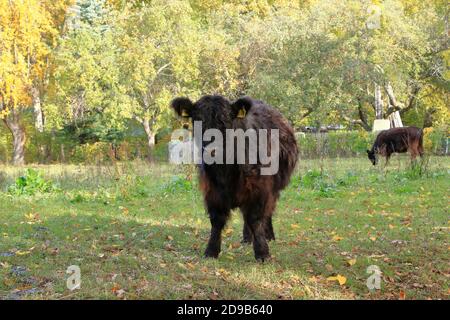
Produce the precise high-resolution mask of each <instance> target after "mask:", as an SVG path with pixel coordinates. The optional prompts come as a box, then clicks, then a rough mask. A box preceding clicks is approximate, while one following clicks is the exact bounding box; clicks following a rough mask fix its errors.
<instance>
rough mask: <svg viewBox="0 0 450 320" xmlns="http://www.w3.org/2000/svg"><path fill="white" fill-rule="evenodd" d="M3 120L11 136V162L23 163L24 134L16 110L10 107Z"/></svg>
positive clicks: (15, 163)
mask: <svg viewBox="0 0 450 320" xmlns="http://www.w3.org/2000/svg"><path fill="white" fill-rule="evenodd" d="M3 121H4V123H5V125H6V127H7V128H8V129H9V131H11V134H12V136H13V164H14V165H23V164H24V163H25V142H26V134H25V128H24V126H23V124H22V123H21V121H20V117H19V114H18V112H17V110H15V109H12V110H11V112H10V114H9V115H8V116H7V117H6V118H5V119H3Z"/></svg>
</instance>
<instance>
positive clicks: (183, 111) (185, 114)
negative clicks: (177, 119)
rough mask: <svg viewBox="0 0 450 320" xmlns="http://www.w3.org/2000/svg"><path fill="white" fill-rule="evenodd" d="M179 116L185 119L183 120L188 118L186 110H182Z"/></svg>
mask: <svg viewBox="0 0 450 320" xmlns="http://www.w3.org/2000/svg"><path fill="white" fill-rule="evenodd" d="M181 116H182V117H185V118H188V117H189V114H188V113H187V111H186V109H183V110H182V111H181Z"/></svg>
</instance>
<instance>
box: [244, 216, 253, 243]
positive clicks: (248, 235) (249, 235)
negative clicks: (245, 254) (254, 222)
mask: <svg viewBox="0 0 450 320" xmlns="http://www.w3.org/2000/svg"><path fill="white" fill-rule="evenodd" d="M252 241H253V235H252V232H251V230H250V228H249V226H248V225H247V223H246V222H245V221H244V228H243V230H242V243H247V244H250V243H252Z"/></svg>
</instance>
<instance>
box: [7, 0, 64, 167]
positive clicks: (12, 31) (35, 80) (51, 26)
mask: <svg viewBox="0 0 450 320" xmlns="http://www.w3.org/2000/svg"><path fill="white" fill-rule="evenodd" d="M69 3H70V1H66V0H57V1H49V0H48V1H47V0H29V1H11V0H0V118H1V119H2V120H3V123H4V124H5V125H6V127H7V128H8V129H9V131H10V132H11V134H12V136H13V150H14V151H13V163H14V164H18V165H20V164H23V163H24V161H25V143H26V132H25V126H24V123H23V121H24V114H25V113H26V112H28V110H33V108H34V113H35V115H36V128H37V129H38V130H39V131H43V126H44V117H43V114H42V109H41V96H42V94H43V92H44V91H45V90H46V86H47V82H48V77H49V73H50V72H51V53H52V49H53V48H54V47H55V46H56V43H57V38H58V35H59V34H60V32H61V31H62V29H61V26H62V24H63V22H64V15H65V11H66V8H67V6H68V4H69Z"/></svg>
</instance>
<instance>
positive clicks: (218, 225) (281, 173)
mask: <svg viewBox="0 0 450 320" xmlns="http://www.w3.org/2000/svg"><path fill="white" fill-rule="evenodd" d="M171 106H172V108H173V109H174V110H175V112H176V113H177V114H178V115H179V116H183V115H184V116H185V117H190V118H191V120H192V122H194V121H202V128H203V131H205V130H206V129H210V128H215V129H219V130H220V131H221V132H222V133H223V136H224V137H225V136H226V135H225V130H226V129H239V128H240V129H243V130H244V131H245V130H246V129H249V128H253V129H255V130H256V131H258V130H259V129H267V130H268V141H269V142H270V129H279V139H280V147H279V170H278V173H276V174H275V175H261V174H260V168H261V166H262V165H261V163H260V161H259V158H258V163H257V164H248V163H247V162H246V163H245V164H210V165H208V164H202V165H200V166H199V175H200V185H201V189H202V192H203V195H204V200H205V206H206V209H207V211H208V214H209V218H210V221H211V236H210V239H209V242H208V246H207V248H206V251H205V256H206V257H214V258H217V257H218V255H219V253H220V247H221V233H222V230H223V228H224V226H225V224H226V222H227V219H228V218H229V216H230V211H231V210H232V209H234V208H240V210H241V212H242V214H243V217H244V222H245V225H244V230H243V241H244V242H253V248H254V252H255V258H256V259H257V260H261V261H264V260H265V259H267V258H268V257H269V256H270V255H269V247H268V244H267V240H274V239H275V234H274V232H273V227H272V214H273V212H274V210H275V204H276V202H277V200H278V198H279V195H280V191H281V190H282V189H283V188H284V187H286V185H287V184H288V183H289V179H290V176H291V174H292V172H293V170H294V168H295V165H296V163H297V158H298V148H297V142H296V140H295V136H294V131H293V130H292V128H291V126H290V125H289V124H288V122H287V121H286V119H285V118H284V117H283V116H282V115H281V114H280V113H279V112H278V111H277V110H275V109H274V108H272V107H271V106H269V105H267V104H265V103H264V102H262V101H258V100H254V99H252V98H249V97H244V98H240V99H238V100H237V101H235V102H230V101H229V100H227V99H226V98H224V97H222V96H204V97H202V98H201V99H200V100H198V101H197V102H195V103H193V102H192V101H191V100H189V99H188V98H176V99H174V100H173V101H172V104H171ZM241 109H244V110H245V114H246V115H245V117H244V118H240V117H237V116H238V114H239V111H240V110H241ZM224 140H225V139H224ZM202 147H205V146H204V145H203V146H202ZM225 148H226V143H225V141H224V150H223V154H224V155H225ZM269 150H270V145H269ZM246 152H248V143H247V144H246ZM269 152H270V151H269ZM235 156H236V152H235ZM246 161H247V160H246ZM235 163H236V162H235Z"/></svg>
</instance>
